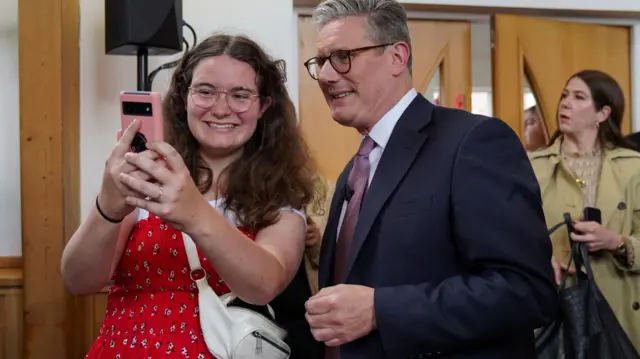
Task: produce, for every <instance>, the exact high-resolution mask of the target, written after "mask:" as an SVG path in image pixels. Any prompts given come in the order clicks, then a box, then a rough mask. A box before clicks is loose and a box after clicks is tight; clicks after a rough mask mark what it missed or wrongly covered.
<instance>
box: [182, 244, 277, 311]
mask: <svg viewBox="0 0 640 359" xmlns="http://www.w3.org/2000/svg"><path fill="white" fill-rule="evenodd" d="M182 241H183V242H184V249H185V252H186V253H187V260H188V261H189V267H190V268H191V272H190V273H189V277H190V278H191V280H192V281H194V282H195V283H196V285H197V286H198V290H199V291H202V290H204V289H207V288H211V286H209V282H208V281H207V274H208V273H207V271H206V270H204V268H202V264H201V263H200V257H198V248H197V247H196V243H195V242H194V241H193V239H191V237H190V236H189V235H188V234H186V233H184V232H182ZM198 271H202V272H203V276H202V278H200V279H195V278H194V273H196V272H198ZM211 292H212V293H213V297H214V298H213V302H214V303H212V304H213V305H214V306H215V308H216V309H217V310H218V311H220V312H221V313H222V314H223V315H225V316H227V317H228V318H231V316H230V315H229V312H228V310H227V305H226V304H225V303H223V302H222V300H221V299H220V297H219V296H218V294H217V293H216V292H215V291H214V290H213V289H211ZM235 298H236V296H235V295H234V296H232V297H227V299H226V301H227V304H228V303H230V302H231V301H232V300H233V299H235ZM266 307H267V310H268V311H269V314H270V315H271V317H272V318H274V319H275V317H276V313H275V312H274V311H273V308H271V306H270V305H267V306H266Z"/></svg>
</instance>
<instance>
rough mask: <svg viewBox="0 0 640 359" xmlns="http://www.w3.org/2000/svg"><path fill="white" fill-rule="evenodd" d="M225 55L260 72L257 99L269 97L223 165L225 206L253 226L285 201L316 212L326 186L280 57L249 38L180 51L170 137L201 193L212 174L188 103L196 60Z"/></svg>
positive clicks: (168, 107) (216, 40)
mask: <svg viewBox="0 0 640 359" xmlns="http://www.w3.org/2000/svg"><path fill="white" fill-rule="evenodd" d="M222 55H225V56H229V57H231V58H233V59H235V60H238V61H242V62H245V63H247V64H249V65H250V66H251V67H252V68H253V70H254V71H255V72H256V74H257V83H256V85H257V87H258V92H259V96H260V104H261V105H262V104H264V103H265V100H267V99H271V104H270V106H269V108H268V109H267V110H266V111H265V113H264V115H262V117H261V119H260V120H259V121H258V123H257V127H256V130H255V132H254V133H253V135H252V136H251V138H250V139H249V140H248V141H247V143H246V144H245V145H244V150H243V152H242V155H241V157H240V158H239V159H238V160H236V161H235V162H234V163H232V164H231V165H230V166H228V167H227V168H226V169H225V172H226V173H227V175H228V176H227V179H226V180H225V181H224V182H225V184H224V186H223V187H224V188H221V186H220V185H219V184H216V189H217V190H220V191H221V193H223V194H224V198H225V206H226V209H230V210H232V211H233V212H235V214H236V216H237V218H238V220H239V221H240V222H241V224H242V225H244V226H247V227H249V228H251V229H252V230H255V231H258V230H260V229H262V228H264V227H267V226H269V225H271V224H273V223H275V222H276V221H277V220H278V219H279V216H280V209H281V208H282V207H286V206H291V207H293V208H296V209H309V208H311V210H312V211H314V212H316V213H319V214H321V212H322V211H323V209H322V208H321V204H320V203H321V198H322V197H323V196H324V193H325V191H326V189H324V188H323V187H322V186H321V185H320V183H321V182H320V180H319V177H318V173H317V171H316V164H315V161H314V160H313V159H312V158H311V156H310V153H309V148H308V147H307V144H306V142H305V140H304V138H303V137H302V134H301V133H300V131H299V127H298V125H297V121H296V113H295V109H294V106H293V103H292V102H291V99H290V98H289V94H288V92H287V89H286V87H285V81H286V69H285V63H284V61H282V60H272V59H271V58H270V57H269V56H268V55H267V54H266V53H265V52H264V50H262V49H261V48H260V46H259V45H258V44H256V43H255V42H254V41H253V40H251V39H249V38H247V37H244V36H232V35H226V34H218V35H213V36H211V37H209V38H207V39H205V40H203V41H202V42H201V43H200V44H198V45H197V46H195V47H194V48H193V49H191V50H190V51H188V52H187V53H185V54H184V56H183V58H182V59H181V60H180V63H179V64H178V66H177V67H176V69H175V71H174V73H173V75H172V78H171V85H170V87H169V90H168V92H167V94H166V97H165V100H164V102H163V112H164V118H165V138H166V139H167V142H168V143H169V144H170V145H172V146H173V147H175V149H176V150H177V151H178V153H180V155H181V156H182V158H183V160H184V162H185V164H186V166H187V167H188V168H189V171H191V177H192V178H193V181H194V182H195V184H196V185H197V186H198V188H199V190H200V192H201V193H205V192H207V191H209V190H210V189H211V188H212V186H213V185H214V183H213V177H214V176H213V173H212V171H211V169H210V168H209V167H208V166H207V164H206V163H205V161H204V160H203V158H202V157H201V156H200V150H199V148H200V145H199V143H198V142H197V141H196V139H195V137H194V136H193V135H192V134H191V131H190V130H189V126H188V124H187V112H186V104H187V96H188V91H189V86H190V85H191V81H192V78H193V72H194V69H195V68H196V66H197V65H198V63H199V62H200V61H201V60H203V59H205V58H209V57H213V56H222ZM218 178H220V177H218ZM310 204H312V205H311V206H310Z"/></svg>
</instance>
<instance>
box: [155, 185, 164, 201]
mask: <svg viewBox="0 0 640 359" xmlns="http://www.w3.org/2000/svg"><path fill="white" fill-rule="evenodd" d="M163 193H164V187H162V186H160V193H158V195H157V196H156V201H159V200H160V197H162V194H163Z"/></svg>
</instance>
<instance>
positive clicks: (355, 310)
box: [305, 0, 557, 359]
mask: <svg viewBox="0 0 640 359" xmlns="http://www.w3.org/2000/svg"><path fill="white" fill-rule="evenodd" d="M314 19H315V21H316V22H317V23H318V25H319V32H318V36H317V56H316V57H314V58H312V59H310V60H309V61H307V62H305V66H306V67H307V69H308V71H309V74H310V75H311V76H312V77H313V78H315V79H316V80H318V83H319V85H320V88H321V90H322V91H323V93H324V96H325V98H326V101H327V103H328V105H329V107H330V109H331V112H332V116H333V118H334V120H335V121H337V122H338V123H340V124H342V125H344V126H349V127H353V128H355V129H357V130H358V131H359V132H360V133H361V134H362V135H363V137H362V144H361V146H360V149H359V151H358V154H356V155H355V156H354V158H353V159H352V160H351V161H350V162H349V163H348V164H347V166H346V168H345V169H344V171H343V173H342V174H341V175H340V177H339V178H338V180H337V183H336V190H335V194H334V196H333V201H332V203H331V208H330V213H329V217H328V222H327V226H326V229H325V233H324V238H323V243H322V249H321V256H320V273H319V284H320V287H321V288H322V289H321V290H320V291H319V292H318V293H317V294H316V295H314V296H313V297H311V298H310V299H309V300H308V301H307V303H306V310H307V313H306V317H307V320H308V322H309V324H310V326H311V330H312V333H313V335H314V337H315V339H316V340H318V341H322V342H324V343H325V344H326V347H325V358H341V359H376V358H380V359H382V358H393V359H395V358H433V357H446V358H455V359H463V358H464V359H471V358H474V359H480V358H482V359H529V358H531V359H533V358H535V354H534V339H533V331H534V329H536V328H538V327H541V326H543V325H545V324H546V323H547V322H549V321H550V320H551V319H552V318H553V317H554V315H555V313H556V309H557V294H556V286H555V282H554V277H553V271H552V268H551V264H550V263H551V242H550V239H549V237H548V235H547V231H546V227H545V220H544V215H543V211H542V204H541V198H540V190H539V186H538V183H537V181H536V178H535V176H534V174H533V171H532V168H531V166H530V164H529V161H528V159H527V156H526V153H525V151H524V149H523V147H522V145H521V143H520V142H519V140H518V137H517V136H516V134H515V133H514V132H513V131H512V130H511V128H510V127H509V126H508V125H506V124H505V123H504V122H502V121H500V120H498V119H495V118H486V117H482V116H477V115H473V114H470V113H468V112H464V111H461V110H455V109H448V108H444V107H437V106H434V105H432V104H431V103H429V101H427V100H426V99H425V98H424V97H422V95H420V94H418V93H417V92H416V91H415V90H414V89H413V82H412V78H411V55H410V54H411V46H410V39H409V31H408V28H407V19H406V14H405V11H404V9H403V8H402V6H401V5H399V4H398V3H397V2H396V1H393V0H327V1H324V2H323V3H322V4H320V5H319V6H318V7H317V8H316V9H315V11H314ZM434 36H437V34H434Z"/></svg>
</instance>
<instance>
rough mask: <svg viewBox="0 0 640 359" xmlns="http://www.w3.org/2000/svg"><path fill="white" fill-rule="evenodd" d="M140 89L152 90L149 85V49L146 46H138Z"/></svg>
mask: <svg viewBox="0 0 640 359" xmlns="http://www.w3.org/2000/svg"><path fill="white" fill-rule="evenodd" d="M137 57H138V91H151V88H150V87H151V86H149V76H148V74H147V72H148V68H149V50H148V49H147V48H146V47H142V46H141V47H139V48H138V54H137Z"/></svg>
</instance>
